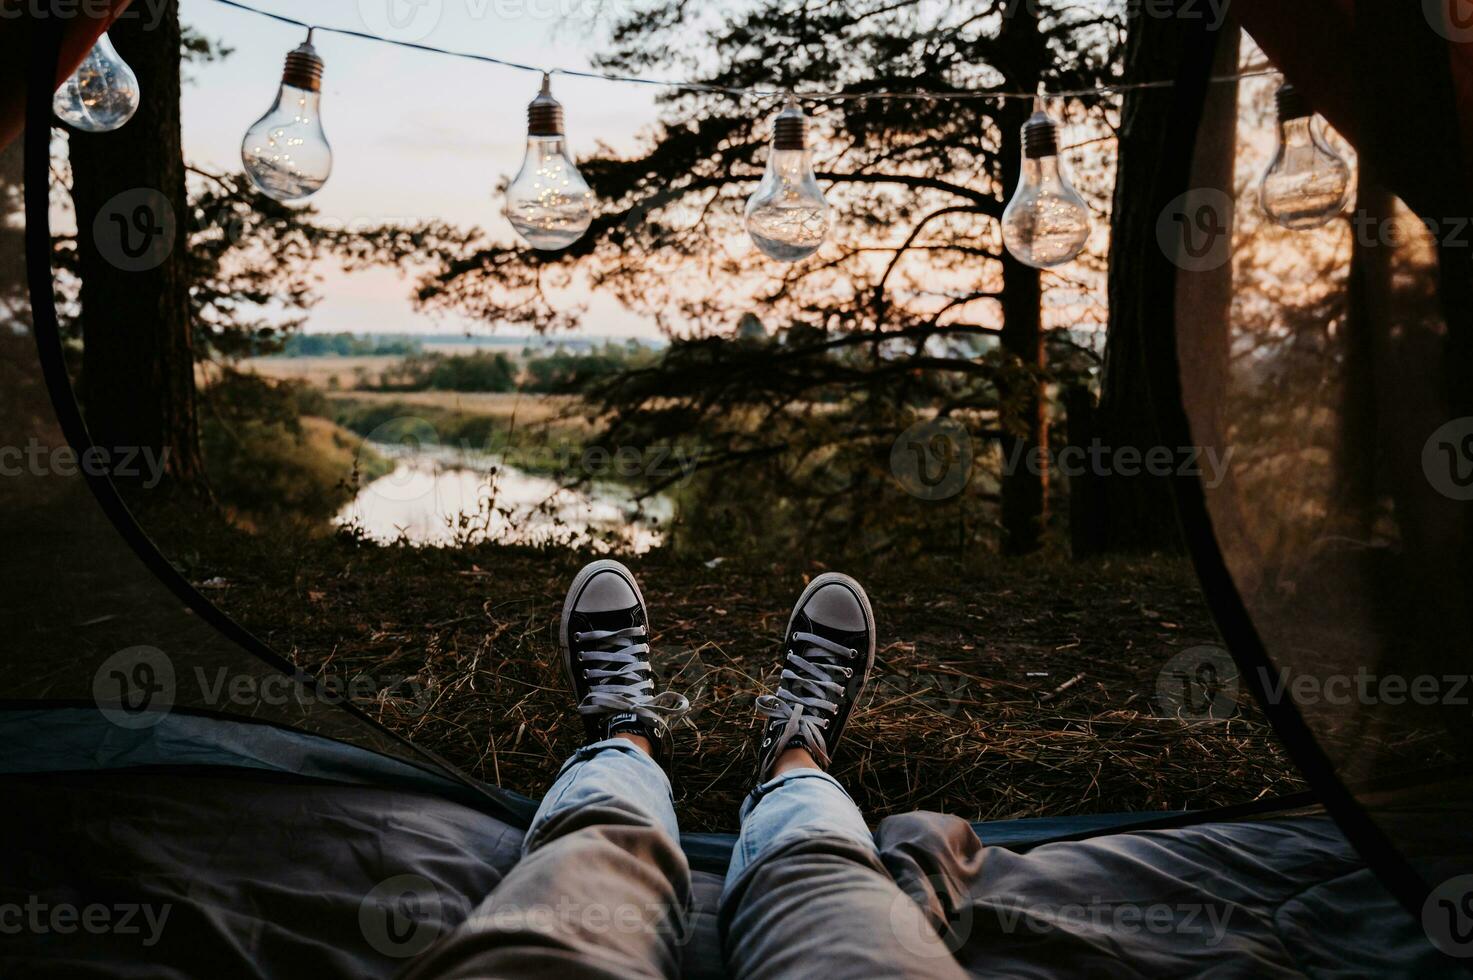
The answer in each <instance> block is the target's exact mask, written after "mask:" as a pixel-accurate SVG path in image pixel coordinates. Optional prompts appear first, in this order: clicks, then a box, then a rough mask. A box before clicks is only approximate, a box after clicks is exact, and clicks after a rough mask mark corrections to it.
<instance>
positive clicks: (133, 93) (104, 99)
mask: <svg viewBox="0 0 1473 980" xmlns="http://www.w3.org/2000/svg"><path fill="white" fill-rule="evenodd" d="M140 101H141V98H140V93H139V90H138V76H137V75H135V74H133V69H132V68H129V67H128V63H127V62H126V61H124V60H123V59H122V57H121V56H120V55H119V54H118V52H117V49H116V48H114V47H113V43H112V41H110V40H108V37H107V34H106V33H103V34H100V35H98V38H97V43H96V44H94V45H92V50H91V51H88V52H87V57H85V58H83V59H82V63H81V64H80V65H78V66H77V70H76V71H74V72H72V73H71V75H70V77H68V78H67V80H66V81H64V82H62V83H61V88H59V89H57V90H56V95H55V96H53V97H52V99H51V111H52V112H54V113H55V114H56V118H58V119H60V120H61V121H62V122H64V123H66V124H67V125H68V126H71V127H73V128H75V129H80V130H82V131H83V132H87V133H110V132H112V131H113V130H115V129H118V128H120V127H121V126H122V125H123V124H124V123H126V122H127V121H128V120H129V119H132V118H133V113H135V112H137V111H138V104H139V102H140Z"/></svg>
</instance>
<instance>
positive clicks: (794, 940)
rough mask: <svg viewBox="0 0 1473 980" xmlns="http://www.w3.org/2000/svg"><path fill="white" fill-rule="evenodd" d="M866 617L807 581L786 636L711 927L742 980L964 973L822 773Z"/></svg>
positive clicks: (847, 707) (853, 676) (861, 603)
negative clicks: (717, 926) (754, 780)
mask: <svg viewBox="0 0 1473 980" xmlns="http://www.w3.org/2000/svg"><path fill="white" fill-rule="evenodd" d="M874 637H875V628H874V614H873V613H872V612H871V610H870V606H869V600H868V599H867V597H866V596H865V594H864V590H863V589H861V588H860V586H859V584H858V583H857V582H855V581H853V580H852V579H849V578H847V577H845V576H840V575H824V576H820V577H819V578H818V579H815V580H814V581H813V583H811V584H810V585H809V586H808V588H807V589H806V590H805V591H804V593H803V595H802V596H801V597H800V598H799V600H798V604H797V606H796V607H795V608H794V611H793V616H792V618H791V620H790V621H789V624H788V631H787V635H786V636H785V637H784V647H783V671H782V675H781V679H780V681H779V688H778V692H777V694H776V695H764V696H763V697H762V698H760V699H759V700H758V710H759V712H761V713H762V714H763V715H764V716H765V717H766V718H767V719H768V721H767V724H766V725H764V726H763V731H762V741H761V744H760V747H759V758H760V760H761V761H760V763H759V769H758V785H757V788H756V789H754V790H753V791H752V794H751V795H750V796H749V797H748V798H747V799H746V801H745V802H744V803H743V804H742V813H741V816H742V831H741V835H740V836H739V837H738V839H737V845H736V849H735V851H734V852H733V854H732V862H731V867H730V869H729V870H728V872H727V878H726V888H725V891H724V893H723V895H722V899H721V912H720V920H721V927H722V934H723V939H724V948H725V955H726V962H727V969H728V971H729V972H730V974H731V975H732V976H733V977H734V978H738V980H749V978H750V980H769V978H798V977H802V978H805V980H808V978H811V977H812V976H813V975H814V974H815V973H821V974H822V975H825V976H833V977H902V976H904V977H938V978H942V977H944V978H959V977H963V976H965V974H964V973H963V972H962V970H961V968H960V967H959V966H958V965H957V963H956V961H955V960H954V959H953V958H952V956H951V953H950V951H949V950H948V949H947V947H946V946H945V944H944V943H943V942H942V940H941V938H940V937H939V936H938V935H937V934H936V932H935V930H934V929H932V927H931V925H930V924H929V923H928V922H927V921H926V920H925V917H924V916H923V914H922V912H921V910H920V908H919V907H918V906H917V905H916V904H915V903H914V902H913V901H912V900H911V899H910V898H909V897H908V896H906V895H905V893H904V892H902V891H901V890H900V888H899V887H898V886H897V885H896V884H895V882H894V880H893V879H891V878H890V876H889V874H887V873H886V871H885V868H884V865H882V864H881V863H880V856H879V852H878V850H877V849H876V847H875V842H874V837H873V836H872V835H871V834H870V831H869V827H868V826H867V825H866V824H865V821H864V817H863V816H862V815H861V814H860V812H859V808H858V807H857V806H856V805H855V804H854V801H853V800H852V799H850V797H849V794H848V793H846V792H845V791H844V788H843V787H842V786H841V785H840V784H839V782H838V780H836V779H834V778H833V777H832V776H831V775H829V774H828V773H827V772H826V771H825V769H826V767H827V766H828V764H829V759H830V755H831V753H832V751H833V749H834V748H835V747H836V746H837V745H838V743H839V739H840V737H841V736H842V734H843V729H844V725H845V724H846V723H847V721H848V719H849V714H850V711H851V709H852V708H853V706H854V704H855V702H856V701H857V700H858V698H859V696H860V694H861V693H862V692H863V690H864V684H865V680H866V678H867V675H868V673H869V670H870V667H871V666H872V664H873V663H874Z"/></svg>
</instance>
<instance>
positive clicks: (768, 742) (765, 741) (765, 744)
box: [762, 738, 772, 749]
mask: <svg viewBox="0 0 1473 980" xmlns="http://www.w3.org/2000/svg"><path fill="white" fill-rule="evenodd" d="M771 744H772V739H770V738H764V739H763V740H762V747H763V748H764V749H765V748H767V747H768V746H769V745H771Z"/></svg>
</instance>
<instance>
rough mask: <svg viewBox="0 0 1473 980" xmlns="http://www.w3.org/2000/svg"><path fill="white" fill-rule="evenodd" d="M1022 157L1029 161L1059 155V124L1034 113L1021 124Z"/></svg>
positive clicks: (1040, 113) (1042, 114)
mask: <svg viewBox="0 0 1473 980" xmlns="http://www.w3.org/2000/svg"><path fill="white" fill-rule="evenodd" d="M1023 155H1024V156H1026V157H1027V158H1028V159H1030V160H1042V159H1043V158H1044V157H1056V156H1058V155H1059V124H1058V123H1056V122H1054V121H1053V120H1052V119H1050V118H1049V117H1048V115H1047V114H1045V113H1042V112H1035V113H1034V114H1033V116H1032V118H1030V119H1029V120H1028V121H1027V122H1026V123H1024V124H1023Z"/></svg>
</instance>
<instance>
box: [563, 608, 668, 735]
mask: <svg viewBox="0 0 1473 980" xmlns="http://www.w3.org/2000/svg"><path fill="white" fill-rule="evenodd" d="M573 640H574V642H576V643H580V644H584V643H586V644H590V646H589V647H588V648H587V649H580V650H579V651H578V659H579V661H581V662H584V663H588V662H593V661H597V662H598V663H601V664H605V665H607V664H615V665H617V666H615V667H612V668H610V667H607V666H604V667H584V668H582V670H583V677H584V678H585V679H586V680H588V681H589V686H588V694H587V695H586V696H585V697H584V698H583V700H582V701H581V702H579V704H578V713H579V714H584V715H602V714H621V713H629V714H633V715H636V716H637V717H638V718H639V719H640V720H642V721H645V722H648V723H650V724H659V725H664V726H665V727H667V728H668V727H669V726H670V725H672V724H673V723H674V722H676V721H678V720H679V719H680V718H681V716H683V715H684V714H685V713H686V712H687V711H689V710H690V701H689V699H687V698H686V696H685V695H683V694H676V693H674V692H673V691H664V692H661V693H660V694H658V695H656V694H655V682H654V671H653V670H652V669H651V667H650V662H649V653H650V645H649V643H648V642H644V641H645V631H644V627H643V626H628V627H625V628H624V629H621V630H589V631H587V632H584V633H574V634H573ZM641 675H643V676H641Z"/></svg>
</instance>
